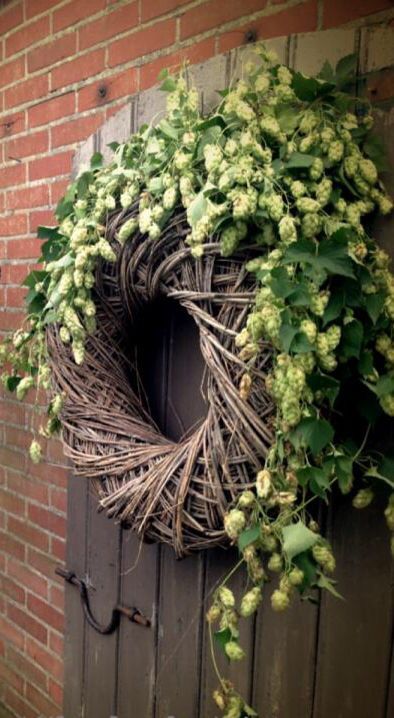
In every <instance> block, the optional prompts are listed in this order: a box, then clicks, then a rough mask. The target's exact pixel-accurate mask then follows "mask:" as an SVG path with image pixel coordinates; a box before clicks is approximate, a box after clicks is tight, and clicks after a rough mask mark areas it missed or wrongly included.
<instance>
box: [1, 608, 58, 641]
mask: <svg viewBox="0 0 394 718" xmlns="http://www.w3.org/2000/svg"><path fill="white" fill-rule="evenodd" d="M7 614H8V617H9V618H10V619H11V621H13V623H16V625H17V626H19V628H22V629H23V630H24V631H26V633H29V634H30V636H33V637H34V638H35V639H36V640H37V641H40V643H43V644H44V645H46V642H47V637H48V631H47V629H46V627H45V626H43V625H42V623H39V622H38V621H36V619H35V618H34V616H31V615H30V614H29V613H27V612H26V609H23V610H20V609H19V608H17V607H16V606H12V605H9V606H8V610H7Z"/></svg>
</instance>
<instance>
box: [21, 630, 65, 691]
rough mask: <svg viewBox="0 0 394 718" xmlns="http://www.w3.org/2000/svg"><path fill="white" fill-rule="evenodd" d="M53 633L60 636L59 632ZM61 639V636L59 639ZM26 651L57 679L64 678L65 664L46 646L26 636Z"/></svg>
mask: <svg viewBox="0 0 394 718" xmlns="http://www.w3.org/2000/svg"><path fill="white" fill-rule="evenodd" d="M51 635H52V636H53V635H55V636H58V634H53V633H51ZM58 640H60V641H61V637H59V639H58ZM26 653H27V655H28V656H30V658H31V659H32V660H33V661H36V663H38V665H39V666H41V668H43V669H44V670H45V671H47V673H50V674H51V675H52V676H53V677H54V678H55V679H57V680H59V681H61V680H62V678H63V665H62V662H61V661H59V659H58V658H57V657H56V656H55V655H53V654H52V653H50V652H49V651H48V649H47V648H44V647H43V646H42V645H41V644H39V643H37V642H36V641H33V640H32V639H31V638H29V637H27V638H26Z"/></svg>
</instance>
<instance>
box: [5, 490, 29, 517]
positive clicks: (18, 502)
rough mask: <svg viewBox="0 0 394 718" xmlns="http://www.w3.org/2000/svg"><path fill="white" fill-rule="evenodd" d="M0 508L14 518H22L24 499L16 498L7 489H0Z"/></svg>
mask: <svg viewBox="0 0 394 718" xmlns="http://www.w3.org/2000/svg"><path fill="white" fill-rule="evenodd" d="M0 506H1V508H2V509H3V510H4V511H7V513H10V514H16V516H23V515H24V513H25V499H24V497H23V496H16V495H15V494H12V493H11V492H10V491H7V489H0Z"/></svg>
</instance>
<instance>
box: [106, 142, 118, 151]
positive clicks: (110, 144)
mask: <svg viewBox="0 0 394 718" xmlns="http://www.w3.org/2000/svg"><path fill="white" fill-rule="evenodd" d="M107 147H109V149H110V150H112V152H116V150H117V149H118V147H120V143H119V142H108V144H107Z"/></svg>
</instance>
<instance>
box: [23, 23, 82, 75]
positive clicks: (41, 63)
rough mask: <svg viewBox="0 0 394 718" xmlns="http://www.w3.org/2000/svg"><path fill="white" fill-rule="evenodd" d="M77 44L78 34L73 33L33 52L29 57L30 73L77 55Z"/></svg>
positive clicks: (43, 45)
mask: <svg viewBox="0 0 394 718" xmlns="http://www.w3.org/2000/svg"><path fill="white" fill-rule="evenodd" d="M76 42H77V36H76V33H75V32H71V33H68V34H67V35H64V36H63V37H59V38H56V40H52V41H51V42H47V43H45V44H42V45H40V46H39V47H37V48H35V49H34V50H31V51H30V52H29V53H28V56H27V67H28V70H29V72H35V71H36V70H40V69H41V68H43V67H50V66H51V65H54V64H55V63H56V62H59V61H60V60H64V59H65V58H66V57H70V56H71V55H75V52H76Z"/></svg>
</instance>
